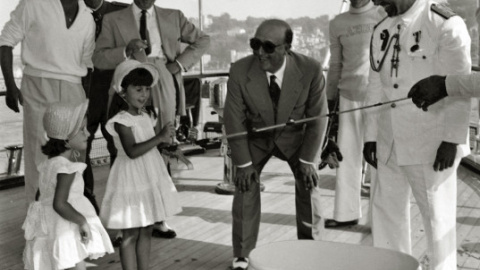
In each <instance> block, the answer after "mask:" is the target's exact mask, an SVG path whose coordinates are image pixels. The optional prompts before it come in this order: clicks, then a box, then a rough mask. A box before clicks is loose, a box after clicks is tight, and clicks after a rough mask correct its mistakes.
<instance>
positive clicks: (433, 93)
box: [408, 75, 448, 111]
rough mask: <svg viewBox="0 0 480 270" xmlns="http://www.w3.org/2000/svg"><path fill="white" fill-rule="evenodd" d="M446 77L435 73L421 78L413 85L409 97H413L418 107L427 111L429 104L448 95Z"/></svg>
mask: <svg viewBox="0 0 480 270" xmlns="http://www.w3.org/2000/svg"><path fill="white" fill-rule="evenodd" d="M445 79H446V77H445V76H438V75H434V76H430V77H428V78H425V79H423V80H420V81H419V82H417V83H416V84H415V85H414V86H412V88H411V89H410V92H408V97H409V98H412V101H413V103H415V105H417V107H418V108H422V109H423V110H424V111H427V110H428V106H430V105H432V104H434V103H435V102H437V101H439V100H440V99H442V98H444V97H446V96H447V95H448V94H447V87H446V86H445Z"/></svg>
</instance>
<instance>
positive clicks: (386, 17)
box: [373, 16, 388, 30]
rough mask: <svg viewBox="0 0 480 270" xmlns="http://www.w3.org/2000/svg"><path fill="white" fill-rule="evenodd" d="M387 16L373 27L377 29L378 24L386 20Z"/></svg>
mask: <svg viewBox="0 0 480 270" xmlns="http://www.w3.org/2000/svg"><path fill="white" fill-rule="evenodd" d="M387 18H388V16H387V17H385V18H383V19H381V20H380V21H379V22H378V23H377V24H375V26H374V27H373V30H375V29H377V26H379V25H380V24H381V23H382V22H383V21H385V20H386V19H387Z"/></svg>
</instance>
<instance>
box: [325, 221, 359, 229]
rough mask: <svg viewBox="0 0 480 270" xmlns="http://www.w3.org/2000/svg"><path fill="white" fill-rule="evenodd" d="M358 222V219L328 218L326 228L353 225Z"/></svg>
mask: <svg viewBox="0 0 480 270" xmlns="http://www.w3.org/2000/svg"><path fill="white" fill-rule="evenodd" d="M357 224H358V219H354V220H350V221H336V220H335V219H326V220H325V228H337V227H346V226H353V225H357Z"/></svg>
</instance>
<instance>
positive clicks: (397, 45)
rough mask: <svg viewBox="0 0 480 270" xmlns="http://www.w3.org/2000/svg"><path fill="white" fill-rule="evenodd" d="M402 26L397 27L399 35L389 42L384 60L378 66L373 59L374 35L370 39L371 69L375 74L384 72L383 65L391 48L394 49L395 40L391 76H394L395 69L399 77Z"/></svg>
mask: <svg viewBox="0 0 480 270" xmlns="http://www.w3.org/2000/svg"><path fill="white" fill-rule="evenodd" d="M400 28H401V26H400V25H397V33H396V34H394V35H393V36H392V37H391V38H390V39H389V40H388V45H387V47H386V51H385V53H384V54H383V56H382V59H381V60H380V62H379V64H378V66H377V65H376V64H375V59H374V58H373V48H372V47H373V46H372V43H373V34H372V37H371V38H370V67H371V68H372V70H373V71H375V72H380V70H382V67H383V64H384V62H385V58H386V57H387V54H388V52H389V50H390V47H392V46H391V45H392V42H393V41H394V40H395V44H394V45H393V53H392V60H391V62H392V65H391V69H390V76H393V70H394V69H395V76H396V77H398V66H399V63H400V59H399V58H398V56H399V54H400Z"/></svg>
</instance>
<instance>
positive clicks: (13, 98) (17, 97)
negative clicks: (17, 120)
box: [5, 85, 23, 113]
mask: <svg viewBox="0 0 480 270" xmlns="http://www.w3.org/2000/svg"><path fill="white" fill-rule="evenodd" d="M5 103H6V104H7V107H8V108H10V109H11V110H12V111H14V112H17V113H18V112H20V109H19V108H18V103H20V105H22V106H23V96H22V93H21V92H20V90H19V89H18V87H17V86H16V85H12V86H11V87H8V88H7V93H6V95H5Z"/></svg>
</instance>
